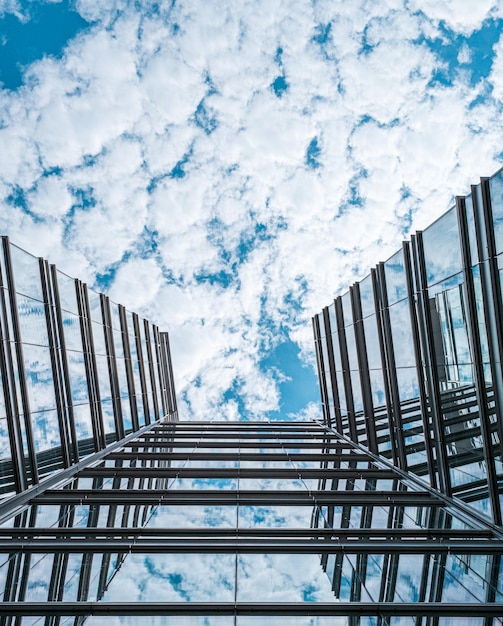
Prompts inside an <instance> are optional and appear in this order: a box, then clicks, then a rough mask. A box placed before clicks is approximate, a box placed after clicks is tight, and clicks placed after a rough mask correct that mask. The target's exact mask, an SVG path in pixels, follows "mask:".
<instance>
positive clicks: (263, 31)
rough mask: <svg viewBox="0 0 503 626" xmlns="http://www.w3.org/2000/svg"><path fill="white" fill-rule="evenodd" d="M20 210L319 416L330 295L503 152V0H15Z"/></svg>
mask: <svg viewBox="0 0 503 626" xmlns="http://www.w3.org/2000/svg"><path fill="white" fill-rule="evenodd" d="M0 24H1V27H0V28H1V37H0V81H1V82H2V85H3V88H2V89H1V90H0V147H1V150H0V232H1V233H2V234H6V235H9V236H10V238H11V240H12V242H13V243H16V244H18V245H20V246H22V247H23V248H25V249H26V250H29V251H30V252H32V253H34V254H36V255H37V256H38V255H40V256H44V257H46V258H48V259H49V260H50V261H51V262H53V263H56V264H57V265H58V267H59V268H60V269H61V270H63V271H65V272H66V273H68V274H70V275H72V276H78V277H80V278H82V279H83V280H85V281H87V282H88V284H89V285H91V286H93V287H95V288H96V289H98V290H102V291H105V292H106V293H108V294H110V295H111V296H112V297H113V299H114V300H116V301H118V302H121V303H123V304H125V305H126V306H127V307H128V308H130V309H132V310H136V311H137V312H138V313H140V314H141V315H143V316H145V317H148V318H149V319H151V320H152V321H154V322H155V323H157V324H158V325H159V326H160V327H161V329H162V330H169V331H170V334H171V342H172V351H173V360H174V366H175V370H176V380H177V388H178V395H179V403H180V407H181V413H182V417H184V418H191V417H197V418H198V419H206V418H212V417H213V418H217V419H239V418H254V417H256V416H259V415H260V416H263V415H267V416H269V417H271V418H277V417H279V416H283V417H288V416H292V415H297V416H298V415H303V416H307V415H311V416H313V415H314V416H317V415H318V414H319V409H318V398H319V395H318V390H317V383H316V378H315V374H314V357H313V351H312V331H311V322H310V318H311V316H312V315H313V314H314V313H316V312H318V311H319V310H321V308H322V307H323V306H324V305H326V304H328V303H329V302H330V300H331V299H332V298H333V296H334V295H336V294H339V293H342V292H344V291H345V290H346V288H347V286H348V285H349V284H351V283H352V282H354V281H355V280H358V279H359V278H362V277H363V276H365V274H366V273H367V272H368V268H369V267H370V266H373V265H375V264H376V263H377V262H378V261H381V260H385V259H386V258H387V257H389V256H390V255H391V254H392V252H394V251H395V250H396V249H397V248H398V246H399V244H400V241H401V240H402V239H403V238H406V237H407V236H408V234H409V233H410V232H411V230H412V231H413V230H416V229H418V228H424V227H425V226H427V225H428V224H429V223H430V222H431V221H432V220H433V219H435V218H436V217H438V216H439V215H440V214H441V213H443V212H444V211H445V210H447V209H448V208H449V207H450V205H451V203H452V201H453V196H454V195H456V194H464V193H466V192H467V191H468V189H469V185H470V184H471V183H475V182H477V180H478V178H479V177H480V176H485V175H490V174H492V173H493V172H494V171H496V170H497V169H499V168H500V167H501V165H503V160H502V157H503V102H502V97H503V37H502V26H503V1H499V2H498V1H495V0H478V1H477V2H472V0H351V1H346V2H342V0H339V1H335V0H253V1H249V0H239V1H238V0H217V1H214V2H207V1H204V0H188V1H186V0H169V1H168V0H165V1H163V0H160V1H159V2H155V1H154V0H151V1H150V0H137V1H135V2H132V1H130V2H128V1H127V0H75V1H72V0H62V1H60V2H58V1H57V0H56V1H55V2H44V1H43V0H38V1H37V0H33V1H26V0H19V1H16V0H0Z"/></svg>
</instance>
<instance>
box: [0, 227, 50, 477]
mask: <svg viewBox="0 0 503 626" xmlns="http://www.w3.org/2000/svg"><path fill="white" fill-rule="evenodd" d="M2 239H3V242H4V246H3V248H4V259H5V277H6V280H7V288H8V292H9V304H10V314H11V321H12V331H13V333H14V337H13V339H14V348H15V353H16V365H17V371H18V374H19V390H20V393H21V406H22V410H23V416H24V425H25V432H26V443H27V447H28V459H29V463H30V468H31V472H32V482H33V484H37V483H38V481H39V476H38V467H37V454H36V450H35V441H34V437H33V428H32V425H31V411H30V403H29V400H28V389H27V387H26V372H25V369H24V358H23V346H22V341H21V340H22V338H21V329H20V327H19V317H18V312H17V300H16V286H15V283H14V273H13V270H12V259H11V256H10V249H9V245H10V244H9V240H8V239H7V238H6V237H3V238H2ZM40 278H41V277H40V276H39V279H40ZM16 418H17V419H19V420H21V416H20V415H19V413H18V414H17V415H16V416H15V419H16Z"/></svg>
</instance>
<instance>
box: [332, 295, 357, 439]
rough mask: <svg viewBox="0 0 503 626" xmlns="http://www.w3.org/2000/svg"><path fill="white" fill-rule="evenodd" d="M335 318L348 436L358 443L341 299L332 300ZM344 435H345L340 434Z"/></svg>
mask: <svg viewBox="0 0 503 626" xmlns="http://www.w3.org/2000/svg"><path fill="white" fill-rule="evenodd" d="M334 305H335V317H336V320H337V336H338V338H339V351H340V355H341V365H342V379H343V381H344V391H345V394H346V410H347V413H348V415H347V420H348V425H349V436H350V437H351V439H352V440H353V441H354V442H355V443H358V432H357V428H356V416H355V405H354V400H353V385H352V383H351V371H350V367H349V357H348V345H347V341H346V328H345V326H344V311H343V307H342V298H340V297H339V298H336V299H335V300H334ZM341 434H346V433H344V432H343V433H341Z"/></svg>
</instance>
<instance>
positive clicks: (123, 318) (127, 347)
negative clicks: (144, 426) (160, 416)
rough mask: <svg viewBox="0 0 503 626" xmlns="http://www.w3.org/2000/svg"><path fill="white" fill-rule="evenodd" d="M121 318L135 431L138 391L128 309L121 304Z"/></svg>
mask: <svg viewBox="0 0 503 626" xmlns="http://www.w3.org/2000/svg"><path fill="white" fill-rule="evenodd" d="M119 317H120V322H121V331H122V346H123V349H124V361H125V364H126V378H127V385H128V393H129V406H130V408H131V421H132V424H133V431H136V430H138V429H139V428H140V426H139V423H138V410H137V406H136V391H135V385H134V377H133V365H132V362H131V347H130V345H129V333H128V327H127V317H126V309H125V308H124V307H123V306H122V305H121V304H119Z"/></svg>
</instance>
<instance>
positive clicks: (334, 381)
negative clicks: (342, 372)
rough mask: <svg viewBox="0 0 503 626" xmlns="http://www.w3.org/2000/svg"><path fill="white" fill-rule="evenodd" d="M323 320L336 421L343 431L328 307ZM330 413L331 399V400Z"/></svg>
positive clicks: (340, 430) (339, 428)
mask: <svg viewBox="0 0 503 626" xmlns="http://www.w3.org/2000/svg"><path fill="white" fill-rule="evenodd" d="M323 321H324V323H325V338H326V341H327V354H328V368H329V373H330V382H331V383H332V399H333V403H334V414H335V423H336V425H337V429H338V431H339V432H342V419H341V402H340V398H339V388H338V386H337V376H336V374H335V359H334V344H333V341H332V328H331V324H330V313H329V311H328V307H325V308H324V309H323ZM329 413H330V401H329Z"/></svg>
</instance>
